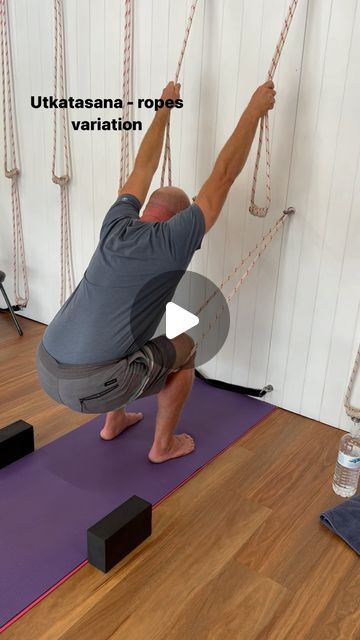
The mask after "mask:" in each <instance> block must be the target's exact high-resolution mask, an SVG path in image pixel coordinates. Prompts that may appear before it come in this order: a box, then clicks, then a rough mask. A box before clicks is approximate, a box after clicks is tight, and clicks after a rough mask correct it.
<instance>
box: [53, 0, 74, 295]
mask: <svg viewBox="0 0 360 640" xmlns="http://www.w3.org/2000/svg"><path fill="white" fill-rule="evenodd" d="M64 48H65V32H64V17H63V4H62V0H54V97H55V98H58V99H62V98H65V97H66V71H65V53H64ZM60 141H61V143H62V161H63V164H64V171H65V172H64V173H63V174H62V175H58V174H57V172H56V155H57V109H54V119H53V156H52V181H53V182H54V183H55V184H57V185H58V186H59V187H60V226H61V232H60V233H61V235H60V261H61V264H60V279H61V291H60V305H61V306H62V305H63V304H64V302H65V300H66V298H67V295H66V287H67V282H68V284H69V293H72V292H73V290H74V287H75V284H74V283H75V279H74V268H73V263H72V250H71V229H70V206H69V182H70V179H71V152H70V142H69V127H68V119H67V110H66V109H61V114H60Z"/></svg>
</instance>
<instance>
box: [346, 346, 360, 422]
mask: <svg viewBox="0 0 360 640" xmlns="http://www.w3.org/2000/svg"><path fill="white" fill-rule="evenodd" d="M359 370H360V345H359V348H358V351H357V354H356V356H355V362H354V366H353V370H352V372H351V376H350V380H349V384H348V387H347V390H346V394H345V400H344V406H345V411H346V413H347V415H348V416H349V418H352V419H353V420H354V419H355V420H356V421H358V420H360V408H356V407H354V406H353V405H352V404H351V396H352V393H353V390H354V386H355V381H356V378H357V375H358V373H359Z"/></svg>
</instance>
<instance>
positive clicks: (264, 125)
mask: <svg viewBox="0 0 360 640" xmlns="http://www.w3.org/2000/svg"><path fill="white" fill-rule="evenodd" d="M297 4H298V0H293V1H292V2H291V4H290V6H289V9H288V12H287V15H286V18H285V22H284V26H283V28H282V31H281V33H280V38H279V40H278V43H277V45H276V48H275V53H274V55H273V58H272V61H271V66H270V69H269V71H268V80H272V79H273V77H274V73H275V71H276V67H277V66H278V63H279V60H280V55H281V52H282V49H283V46H284V44H285V40H286V36H287V34H288V31H289V27H290V24H291V21H292V19H293V16H294V13H295V9H296V7H297ZM264 129H265V153H266V169H265V172H266V205H265V206H264V207H259V206H258V205H257V204H255V192H256V182H257V176H258V171H259V164H260V158H261V149H262V143H263V138H264ZM270 182H271V181H270V133H269V115H268V114H266V115H265V116H263V117H262V118H261V121H260V132H259V142H258V148H257V153H256V161H255V169H254V176H253V183H252V190H251V200H250V207H249V211H250V213H252V214H253V215H254V216H258V217H260V218H264V217H265V216H266V214H267V212H268V211H269V207H270V203H271V184H270Z"/></svg>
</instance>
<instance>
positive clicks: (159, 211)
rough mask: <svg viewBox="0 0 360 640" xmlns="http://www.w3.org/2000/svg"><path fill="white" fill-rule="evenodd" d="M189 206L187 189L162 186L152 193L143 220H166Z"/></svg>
mask: <svg viewBox="0 0 360 640" xmlns="http://www.w3.org/2000/svg"><path fill="white" fill-rule="evenodd" d="M189 206H190V200H189V198H188V196H187V195H186V193H185V191H183V190H182V189H179V188H178V187H161V188H160V189H156V191H154V192H153V193H152V194H151V196H150V198H149V200H148V202H147V204H146V207H145V209H144V213H143V215H142V217H141V220H143V221H144V222H164V221H165V220H170V218H172V217H173V216H174V215H175V214H176V213H179V211H183V209H187V207H189Z"/></svg>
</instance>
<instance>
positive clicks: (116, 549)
mask: <svg viewBox="0 0 360 640" xmlns="http://www.w3.org/2000/svg"><path fill="white" fill-rule="evenodd" d="M151 516H152V506H151V503H150V502H147V500H143V499H142V498H139V497H138V496H132V498H129V500H126V502H124V503H123V504H121V505H120V506H119V507H117V509H114V511H111V512H110V513H109V514H108V515H107V516H105V517H104V518H102V520H99V521H98V522H96V524H94V525H93V526H92V527H90V529H88V531H87V550H88V561H89V562H90V564H92V565H93V566H94V567H96V568H97V569H100V571H103V572H104V573H106V572H107V571H109V570H110V569H112V567H114V566H115V565H116V564H117V563H118V562H119V561H120V560H122V559H123V558H124V557H125V556H126V555H127V554H128V553H130V551H133V549H135V547H137V546H138V545H139V544H140V543H141V542H143V541H144V540H145V539H146V538H148V537H149V536H150V535H151Z"/></svg>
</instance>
